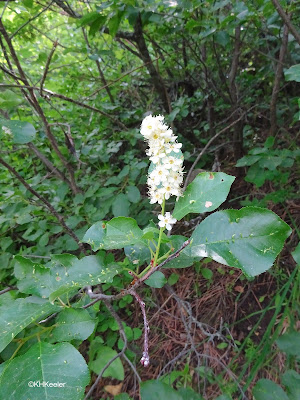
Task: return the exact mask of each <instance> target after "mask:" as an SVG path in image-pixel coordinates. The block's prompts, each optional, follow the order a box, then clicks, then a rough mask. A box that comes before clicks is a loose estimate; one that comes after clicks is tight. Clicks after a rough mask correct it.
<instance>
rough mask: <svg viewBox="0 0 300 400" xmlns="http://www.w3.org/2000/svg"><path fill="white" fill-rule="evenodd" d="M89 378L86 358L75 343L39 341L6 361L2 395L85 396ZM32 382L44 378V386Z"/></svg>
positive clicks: (70, 399)
mask: <svg viewBox="0 0 300 400" xmlns="http://www.w3.org/2000/svg"><path fill="white" fill-rule="evenodd" d="M89 381H90V374H89V371H88V367H87V365H86V362H85V360H84V358H83V357H82V355H81V354H80V353H79V351H78V350H76V349H75V347H74V346H72V345H71V344H70V343H58V344H54V345H53V344H50V343H45V342H39V343H36V344H35V345H34V346H32V348H31V349H30V350H28V351H27V352H26V353H25V354H23V355H21V356H19V357H16V358H14V359H13V360H12V361H10V362H7V363H6V364H5V367H4V368H3V371H2V374H1V376H0V398H1V399H20V400H21V399H30V400H40V399H44V400H50V399H64V400H81V399H82V398H83V396H84V389H85V387H86V386H87V385H88V383H89ZM31 382H41V384H40V385H39V386H40V387H38V386H33V387H30V383H31ZM43 382H45V383H46V384H44V385H42V383H43ZM59 384H61V385H60V386H59Z"/></svg>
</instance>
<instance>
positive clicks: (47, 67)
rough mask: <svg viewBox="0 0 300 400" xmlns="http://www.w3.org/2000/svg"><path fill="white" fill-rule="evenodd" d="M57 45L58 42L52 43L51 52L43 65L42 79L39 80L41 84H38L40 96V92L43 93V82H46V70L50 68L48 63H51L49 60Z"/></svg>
mask: <svg viewBox="0 0 300 400" xmlns="http://www.w3.org/2000/svg"><path fill="white" fill-rule="evenodd" d="M57 45H58V40H56V41H55V42H54V43H53V46H52V49H51V51H50V54H49V56H48V59H47V62H46V65H45V70H44V74H43V77H42V80H41V84H40V93H41V94H42V91H43V86H44V83H45V80H46V76H47V73H48V70H49V66H50V63H51V59H52V57H53V54H54V52H55V50H56V47H57Z"/></svg>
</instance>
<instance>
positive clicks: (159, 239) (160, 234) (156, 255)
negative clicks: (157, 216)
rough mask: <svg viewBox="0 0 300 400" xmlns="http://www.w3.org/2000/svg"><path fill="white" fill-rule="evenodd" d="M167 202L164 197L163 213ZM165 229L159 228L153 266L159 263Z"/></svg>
mask: <svg viewBox="0 0 300 400" xmlns="http://www.w3.org/2000/svg"><path fill="white" fill-rule="evenodd" d="M165 203H166V200H165V198H164V200H163V203H162V205H161V213H162V215H165ZM164 229H165V228H160V230H159V237H158V243H157V248H156V253H155V257H154V261H153V264H152V266H153V268H154V267H155V266H156V264H157V259H158V255H159V249H160V243H161V238H162V234H163V231H164Z"/></svg>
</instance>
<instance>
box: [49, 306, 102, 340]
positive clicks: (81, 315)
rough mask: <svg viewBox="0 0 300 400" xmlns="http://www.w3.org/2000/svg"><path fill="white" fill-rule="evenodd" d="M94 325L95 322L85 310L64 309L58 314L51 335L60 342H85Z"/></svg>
mask: <svg viewBox="0 0 300 400" xmlns="http://www.w3.org/2000/svg"><path fill="white" fill-rule="evenodd" d="M95 325H96V321H95V320H94V319H92V317H91V316H90V314H89V312H88V311H87V310H83V309H74V308H66V309H65V310H63V311H61V312H60V313H59V314H58V316H57V318H56V321H55V328H54V330H53V332H52V334H53V337H54V338H55V339H57V340H58V341H60V342H64V341H70V340H73V339H80V340H85V339H87V338H88V337H89V336H90V335H91V334H92V333H93V331H94V329H95Z"/></svg>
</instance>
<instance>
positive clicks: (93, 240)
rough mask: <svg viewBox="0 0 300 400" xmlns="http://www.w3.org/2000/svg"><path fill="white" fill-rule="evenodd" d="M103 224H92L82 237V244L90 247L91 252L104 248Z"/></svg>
mask: <svg viewBox="0 0 300 400" xmlns="http://www.w3.org/2000/svg"><path fill="white" fill-rule="evenodd" d="M105 228H106V225H105V222H103V221H98V222H96V223H95V224H93V225H92V226H91V227H90V228H89V229H88V230H87V231H86V233H85V235H84V236H83V239H82V242H83V243H88V244H89V245H91V247H92V249H93V251H97V250H99V249H103V248H104V243H103V239H104V237H105Z"/></svg>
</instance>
